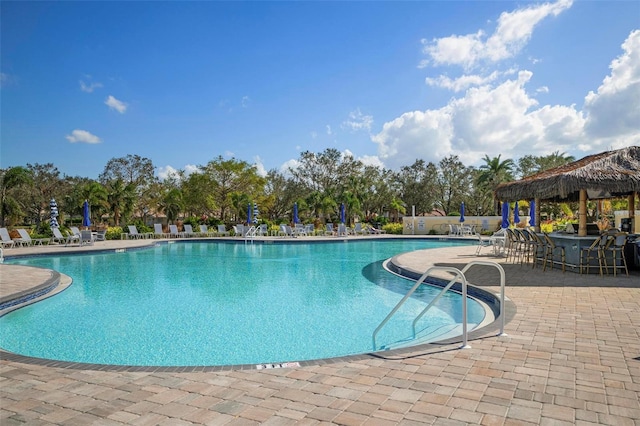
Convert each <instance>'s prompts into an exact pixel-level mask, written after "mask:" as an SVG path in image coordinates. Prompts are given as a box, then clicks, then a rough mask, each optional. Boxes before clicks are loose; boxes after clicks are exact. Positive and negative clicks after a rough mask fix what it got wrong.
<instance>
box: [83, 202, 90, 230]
mask: <svg viewBox="0 0 640 426" xmlns="http://www.w3.org/2000/svg"><path fill="white" fill-rule="evenodd" d="M82 226H84V227H87V228H88V227H90V226H91V211H90V210H89V201H87V200H84V203H83V204H82Z"/></svg>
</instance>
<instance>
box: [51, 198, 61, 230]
mask: <svg viewBox="0 0 640 426" xmlns="http://www.w3.org/2000/svg"><path fill="white" fill-rule="evenodd" d="M49 209H50V210H51V222H50V223H49V225H50V226H51V227H52V228H59V227H60V225H59V224H58V203H56V200H55V199H54V198H52V199H51V201H50V202H49Z"/></svg>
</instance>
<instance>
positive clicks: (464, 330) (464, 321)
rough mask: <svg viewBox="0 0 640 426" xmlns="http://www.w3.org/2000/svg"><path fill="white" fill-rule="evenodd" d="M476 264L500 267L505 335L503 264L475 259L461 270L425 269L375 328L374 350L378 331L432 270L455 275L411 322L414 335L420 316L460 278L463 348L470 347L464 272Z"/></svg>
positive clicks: (502, 329)
mask: <svg viewBox="0 0 640 426" xmlns="http://www.w3.org/2000/svg"><path fill="white" fill-rule="evenodd" d="M474 265H485V266H494V267H496V268H498V270H499V272H500V292H501V296H500V306H501V309H502V312H501V315H500V317H501V325H500V335H501V336H503V335H505V333H504V323H505V318H504V317H505V315H504V288H505V274H504V269H503V268H502V266H500V265H499V264H498V263H496V262H490V261H485V260H475V261H473V262H469V263H468V264H467V265H466V266H465V267H464V268H463V269H462V270H460V269H458V268H453V267H449V266H431V267H430V268H429V269H427V270H426V271H425V273H424V274H422V276H421V277H420V279H419V280H418V281H416V283H415V284H414V285H413V287H411V289H410V290H409V291H408V292H407V294H406V295H405V296H404V297H403V298H402V300H400V301H399V302H398V303H397V304H396V306H395V307H394V308H393V309H392V310H391V312H389V314H388V315H387V316H386V317H385V319H384V320H382V322H381V323H380V325H378V327H377V328H376V329H375V330H374V332H373V336H372V341H373V350H374V351H375V350H376V335H377V334H378V332H379V331H380V330H381V329H382V327H384V326H385V324H386V323H387V322H388V321H389V319H391V317H392V316H393V315H394V314H395V313H396V312H397V311H398V309H400V307H401V306H402V305H403V304H404V303H405V302H406V300H407V299H408V298H409V297H411V295H412V294H413V293H414V292H415V291H416V290H417V289H418V287H419V286H420V285H421V284H422V283H423V282H424V280H425V279H427V277H429V276H430V275H431V271H444V272H449V273H452V274H454V275H455V277H454V278H453V279H452V280H451V281H449V283H448V284H447V285H446V286H445V287H443V289H442V290H441V291H440V293H439V294H438V295H437V296H436V297H435V298H434V299H433V300H432V301H431V303H429V304H428V305H427V307H426V308H424V309H423V310H422V312H420V313H419V314H418V316H417V317H416V318H415V319H414V320H413V323H412V324H411V326H412V329H413V337H414V338H415V336H416V323H417V322H418V320H420V318H422V316H423V315H424V314H425V313H426V312H427V311H428V310H429V309H430V308H431V307H432V306H433V305H434V304H435V303H436V302H437V301H438V300H439V299H440V297H442V295H443V294H444V293H445V292H446V291H448V290H449V289H450V288H451V286H452V285H453V284H454V283H456V282H457V281H458V280H459V281H460V282H461V283H462V346H461V348H469V347H470V346H469V345H468V343H467V334H468V333H467V278H466V277H465V275H464V273H465V272H466V271H468V270H469V268H470V267H472V266H474Z"/></svg>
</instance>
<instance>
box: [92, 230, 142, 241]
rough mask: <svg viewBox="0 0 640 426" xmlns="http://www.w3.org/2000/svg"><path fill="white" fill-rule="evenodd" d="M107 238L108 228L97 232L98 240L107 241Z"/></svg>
mask: <svg viewBox="0 0 640 426" xmlns="http://www.w3.org/2000/svg"><path fill="white" fill-rule="evenodd" d="M149 234H150V235H151V236H152V237H153V233H152V232H149ZM106 239H107V230H106V229H101V230H99V231H97V232H96V237H95V240H96V241H105V240H106Z"/></svg>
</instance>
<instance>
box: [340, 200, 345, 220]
mask: <svg viewBox="0 0 640 426" xmlns="http://www.w3.org/2000/svg"><path fill="white" fill-rule="evenodd" d="M340 222H341V223H344V203H342V204H340Z"/></svg>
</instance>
